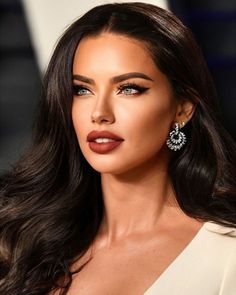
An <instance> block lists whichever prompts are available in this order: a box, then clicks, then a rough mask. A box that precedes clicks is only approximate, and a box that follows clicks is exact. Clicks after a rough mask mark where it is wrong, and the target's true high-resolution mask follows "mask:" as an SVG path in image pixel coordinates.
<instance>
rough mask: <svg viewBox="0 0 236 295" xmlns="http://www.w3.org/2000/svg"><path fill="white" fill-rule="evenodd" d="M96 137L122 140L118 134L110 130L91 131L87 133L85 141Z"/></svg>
mask: <svg viewBox="0 0 236 295" xmlns="http://www.w3.org/2000/svg"><path fill="white" fill-rule="evenodd" d="M97 138H110V139H114V140H124V139H123V138H121V137H120V136H118V135H116V134H114V133H111V132H110V131H106V130H104V131H92V132H90V133H89V134H88V136H87V141H89V142H90V141H94V140H95V139H97Z"/></svg>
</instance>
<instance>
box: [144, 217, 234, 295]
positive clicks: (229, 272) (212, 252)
mask: <svg viewBox="0 0 236 295" xmlns="http://www.w3.org/2000/svg"><path fill="white" fill-rule="evenodd" d="M144 295H236V229H234V228H229V227H225V226H220V225H217V224H215V223H213V222H206V223H204V225H203V226H202V227H201V229H200V230H199V232H198V233H197V235H196V236H195V237H194V238H193V240H192V241H191V242H190V243H189V244H188V246H187V247H186V248H185V249H184V250H183V252H182V253H181V254H180V255H179V256H178V257H177V258H176V259H175V260H174V262H172V263H171V265H170V266H169V267H168V268H167V269H166V270H165V271H164V272H163V273H162V274H161V276H160V277H159V278H158V279H157V280H156V281H155V282H154V283H153V284H152V285H151V287H150V288H149V289H148V290H147V291H146V292H145V293H144Z"/></svg>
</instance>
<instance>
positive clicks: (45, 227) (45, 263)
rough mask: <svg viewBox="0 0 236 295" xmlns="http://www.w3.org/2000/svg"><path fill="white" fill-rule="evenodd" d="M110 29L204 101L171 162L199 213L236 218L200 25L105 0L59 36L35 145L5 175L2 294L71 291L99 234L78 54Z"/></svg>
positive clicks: (185, 204)
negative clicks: (79, 129)
mask: <svg viewBox="0 0 236 295" xmlns="http://www.w3.org/2000/svg"><path fill="white" fill-rule="evenodd" d="M103 31H108V32H112V33H115V34H122V35H125V36H128V37H131V38H135V39H138V40H140V41H142V42H144V43H145V44H146V47H147V50H148V51H149V52H150V54H151V56H152V58H153V60H154V61H155V63H156V65H157V67H158V68H159V69H160V70H161V71H162V72H163V73H164V74H165V75H166V76H167V78H168V79H169V81H170V82H171V85H172V87H173V90H174V93H175V94H176V96H177V97H178V98H179V99H190V100H193V101H194V102H195V103H196V105H197V106H196V110H195V113H194V116H193V118H192V119H191V121H190V122H189V123H188V124H187V125H186V127H184V129H183V131H184V132H185V133H186V134H187V138H188V143H187V144H186V146H185V148H183V149H182V150H181V151H178V152H175V153H174V154H173V157H172V159H171V162H170V165H169V173H170V175H171V178H172V181H173V186H174V189H175V193H176V199H177V201H178V203H179V205H180V207H181V209H182V210H183V211H184V212H185V213H186V214H188V215H189V216H192V217H194V218H197V219H200V220H204V221H209V220H211V221H215V222H217V223H219V224H223V225H224V224H225V225H228V226H235V225H236V191H235V187H236V185H235V179H236V177H235V176H236V173H235V166H234V164H235V146H234V143H233V141H232V140H231V138H230V136H229V135H228V134H227V132H226V131H225V130H224V129H223V128H222V126H221V125H220V123H219V120H218V108H217V103H216V94H215V89H214V86H213V83H212V80H211V77H210V75H209V73H208V70H207V67H206V65H205V63H204V60H203V57H202V54H201V52H200V50H199V48H198V46H197V45H196V43H195V41H194V39H193V37H192V34H191V33H190V31H189V30H188V29H187V28H186V27H185V26H184V25H183V24H182V23H181V22H180V20H179V19H177V18H176V17H175V16H174V15H172V14H171V13H170V12H168V11H165V10H163V9H161V8H159V7H156V6H153V5H151V4H143V3H122V4H107V5H101V6H98V7H95V8H93V9H92V10H90V11H89V12H87V13H86V14H85V15H84V16H83V17H81V18H80V19H79V20H77V21H76V22H75V23H73V24H72V25H71V26H70V27H69V28H68V30H67V31H66V32H65V34H64V35H63V36H62V38H61V39H60V41H59V43H58V45H57V47H56V49H55V52H54V54H53V56H52V59H51V61H50V64H49V66H48V70H47V72H46V74H45V78H44V83H43V90H42V92H43V95H42V100H41V107H40V112H39V116H38V119H37V123H36V126H35V131H34V137H33V143H32V147H31V149H30V151H29V152H28V153H27V155H25V156H24V157H23V158H22V159H21V160H20V161H19V162H18V163H17V164H16V165H15V167H14V169H13V170H12V171H11V172H9V173H8V174H7V175H5V176H4V177H2V179H1V191H0V195H1V198H0V206H1V207H0V293H1V294H11V295H29V294H32V295H36V294H37V295H39V294H47V293H48V292H49V291H50V290H53V289H55V288H57V287H59V285H61V287H62V291H61V293H63V294H66V292H67V290H68V288H69V286H70V284H71V280H72V273H71V271H70V267H71V265H72V263H73V262H74V261H75V260H76V259H78V258H79V257H81V256H83V254H84V253H85V252H86V251H87V249H88V248H89V246H90V245H91V244H92V242H93V241H94V239H95V237H96V235H97V232H98V229H99V226H100V224H101V220H102V217H103V200H102V190H101V183H100V174H99V173H98V172H97V171H95V170H94V169H93V168H92V167H91V166H90V165H89V164H88V162H87V161H86V160H85V158H84V157H83V154H82V153H81V150H80V148H79V145H78V142H77V138H76V135H75V131H74V129H73V125H72V120H71V103H72V63H73V57H74V53H75V50H76V48H77V46H78V44H79V42H80V40H81V39H82V38H84V37H87V36H92V35H98V34H99V33H101V32H103ZM78 271H79V270H78ZM59 282H60V283H59Z"/></svg>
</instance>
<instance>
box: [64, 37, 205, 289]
mask: <svg viewBox="0 0 236 295" xmlns="http://www.w3.org/2000/svg"><path fill="white" fill-rule="evenodd" d="M133 72H136V73H142V74H145V75H146V76H147V77H149V78H150V79H144V78H140V77H138V78H137V77H135V78H128V79H125V80H124V81H121V82H117V81H113V80H114V77H117V76H120V75H123V74H127V73H133ZM73 75H74V78H75V79H74V80H73V83H74V85H75V90H76V91H75V95H74V97H73V105H72V120H73V124H74V128H75V131H76V134H77V138H78V142H79V145H80V148H81V150H82V153H83V155H84V156H85V158H86V160H87V161H88V163H89V164H90V165H91V166H92V167H93V168H94V169H95V170H96V171H99V172H100V173H101V184H102V191H103V199H104V206H105V214H104V219H103V222H102V225H101V228H100V231H99V234H98V236H97V238H96V240H95V242H94V244H93V245H92V247H91V248H90V249H89V251H88V255H85V258H88V257H90V255H92V256H93V257H94V259H93V260H92V261H91V262H90V263H89V264H88V265H87V266H86V267H85V268H84V270H82V271H81V272H80V273H79V274H77V275H76V276H75V277H74V281H73V284H72V287H71V289H70V292H69V294H70V295H73V294H76V292H78V291H80V292H81V293H80V294H90V292H91V294H94V293H93V292H94V290H96V294H111V293H109V290H113V291H112V294H141V292H144V291H145V290H146V289H147V288H148V287H149V286H150V285H151V283H153V281H154V280H155V279H156V278H157V277H158V276H159V275H160V274H161V273H162V272H163V271H164V270H165V269H166V268H167V267H168V265H170V264H171V262H173V261H174V260H175V258H176V256H178V255H179V254H180V253H181V252H182V251H183V249H184V248H185V247H186V246H187V245H188V243H189V242H190V241H191V240H192V239H193V237H194V236H195V235H196V233H197V232H198V231H199V229H200V227H201V226H202V224H201V223H200V222H198V221H196V220H194V219H192V218H190V217H188V216H186V215H185V214H184V213H183V212H182V211H181V210H180V209H179V206H178V205H177V203H176V201H175V198H174V192H173V189H172V185H171V181H170V178H169V175H168V172H167V168H168V162H169V160H170V157H171V153H172V152H171V151H170V150H169V149H168V148H167V146H166V139H167V137H168V134H169V132H170V130H171V129H172V128H173V126H174V123H175V122H185V123H187V122H188V121H189V120H190V119H191V117H192V115H193V112H194V105H193V103H192V102H190V101H188V99H187V98H182V99H177V98H176V97H175V96H174V94H173V91H172V88H171V85H170V82H169V81H168V79H167V77H166V76H165V75H164V74H163V73H162V72H161V71H160V70H159V69H158V68H157V67H156V65H155V64H154V62H153V60H152V58H151V56H150V55H149V53H148V51H147V49H146V48H145V46H144V44H143V43H142V42H140V41H137V40H134V39H131V38H128V37H125V36H122V35H115V34H112V33H108V32H104V33H101V34H100V35H98V36H95V37H88V38H85V39H83V40H82V41H81V42H80V44H79V46H78V48H77V50H76V53H75V57H74V63H73ZM80 76H83V77H86V78H89V79H92V80H93V83H86V82H85V81H84V78H82V79H81V77H80ZM81 80H83V81H81ZM87 82H88V81H87ZM90 82H91V81H90ZM127 83H135V84H137V85H139V86H142V87H145V88H148V90H147V91H145V92H144V93H140V92H139V91H137V90H136V89H134V88H132V87H127V86H126V88H124V86H122V87H123V88H121V85H127ZM92 130H108V131H111V132H113V133H115V134H117V135H119V136H120V137H122V138H123V139H124V141H123V142H122V144H121V145H120V146H119V147H117V148H116V149H114V150H113V151H111V152H109V153H107V154H102V155H101V154H96V153H94V152H93V151H92V150H90V148H89V146H88V143H87V141H86V137H87V134H88V133H89V132H91V131H92ZM85 260H86V259H85ZM157 261H158V264H157ZM82 262H83V259H82V260H80V261H78V263H76V264H75V265H74V267H75V268H76V267H77V266H79V265H80V264H81V263H82ZM135 275H136V276H135ZM130 276H132V277H134V280H127V278H130ZM102 277H106V278H107V280H105V281H104V280H103V279H102ZM107 282H110V283H107ZM137 282H139V283H137ZM83 290H84V293H83ZM127 290H128V293H127ZM131 290H132V291H133V292H134V293H132V291H131ZM106 292H107V293H106Z"/></svg>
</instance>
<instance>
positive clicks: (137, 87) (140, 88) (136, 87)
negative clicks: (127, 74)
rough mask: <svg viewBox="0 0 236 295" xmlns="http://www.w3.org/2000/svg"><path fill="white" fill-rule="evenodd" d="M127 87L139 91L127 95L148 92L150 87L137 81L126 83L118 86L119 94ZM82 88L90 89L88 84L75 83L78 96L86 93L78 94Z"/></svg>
mask: <svg viewBox="0 0 236 295" xmlns="http://www.w3.org/2000/svg"><path fill="white" fill-rule="evenodd" d="M126 89H134V90H135V91H137V93H133V94H127V95H131V96H134V95H140V94H142V93H144V92H146V91H147V90H148V89H149V88H148V87H143V86H140V85H137V84H136V83H126V84H121V85H120V86H119V87H118V94H120V93H121V92H122V91H124V90H126ZM80 90H87V91H90V90H89V89H88V88H87V87H86V86H84V85H77V84H76V85H73V94H74V95H77V96H83V95H86V94H78V93H79V91H80Z"/></svg>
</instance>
